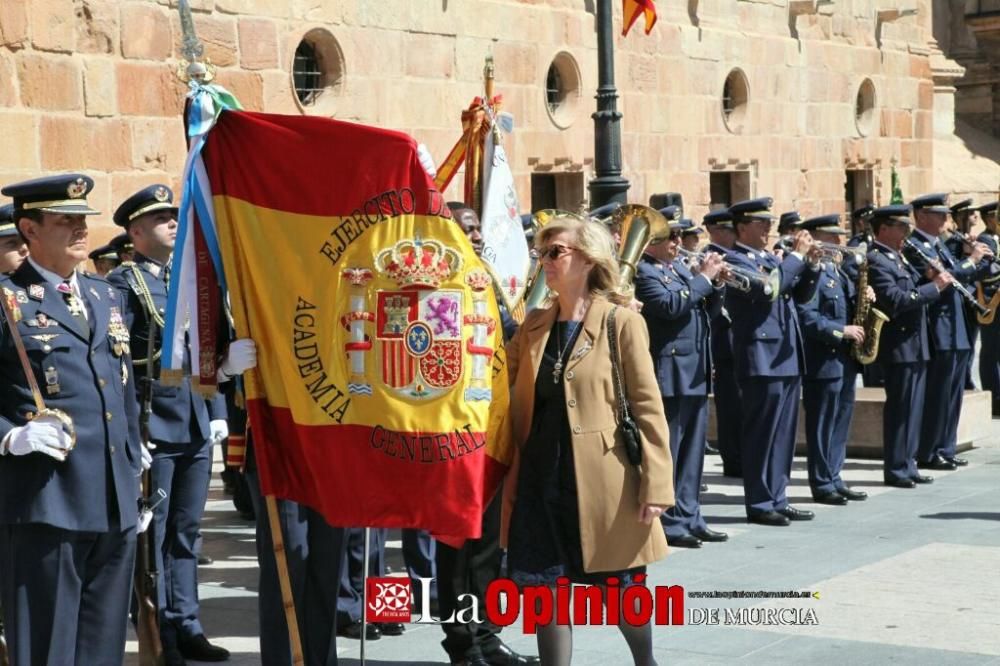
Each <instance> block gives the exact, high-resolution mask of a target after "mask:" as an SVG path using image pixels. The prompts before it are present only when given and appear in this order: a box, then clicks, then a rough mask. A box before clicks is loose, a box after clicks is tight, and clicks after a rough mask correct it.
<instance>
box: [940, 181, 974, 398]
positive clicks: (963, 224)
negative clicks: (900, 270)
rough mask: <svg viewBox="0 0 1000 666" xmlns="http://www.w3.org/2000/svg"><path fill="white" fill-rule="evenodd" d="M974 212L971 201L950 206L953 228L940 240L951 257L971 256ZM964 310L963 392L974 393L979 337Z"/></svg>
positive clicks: (972, 314) (967, 308) (968, 313)
mask: <svg viewBox="0 0 1000 666" xmlns="http://www.w3.org/2000/svg"><path fill="white" fill-rule="evenodd" d="M976 212H977V209H976V208H973V207H972V199H963V200H962V201H959V202H958V203H955V204H952V205H951V219H952V222H954V228H953V229H952V231H951V233H948V234H945V233H942V234H941V238H943V239H944V245H945V247H946V248H948V251H949V252H951V255H952V256H953V257H958V258H962V257H966V256H968V255H970V254H972V251H973V248H974V247H975V244H974V243H972V242H970V240H969V238H970V236H969V230H970V229H971V228H972V222H973V219H974V217H975V215H976ZM945 236H947V237H945ZM965 310H966V317H965V320H966V323H967V324H968V328H969V349H970V350H971V351H970V353H969V364H968V365H967V366H966V367H965V390H966V391H975V390H976V385H975V383H973V381H972V365H973V362H974V361H975V356H976V338H978V337H979V325H978V323H977V321H976V313H975V312H974V311H972V309H971V308H970V307H968V305H966V308H965Z"/></svg>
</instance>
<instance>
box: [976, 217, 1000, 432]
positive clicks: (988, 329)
mask: <svg viewBox="0 0 1000 666" xmlns="http://www.w3.org/2000/svg"><path fill="white" fill-rule="evenodd" d="M979 215H980V217H982V218H983V221H984V222H986V230H985V231H983V233H981V234H979V237H978V238H977V239H976V240H978V241H979V242H980V243H984V244H985V245H986V246H987V247H989V248H990V250H992V251H993V254H994V256H998V257H1000V233H998V229H997V222H996V220H997V218H996V215H997V202H996V201H993V202H991V203H988V204H986V205H984V206H980V207H979ZM998 293H1000V275H996V276H990V277H986V278H983V279H982V280H981V281H980V282H979V284H978V285H976V296H977V298H978V299H979V302H980V303H983V304H984V305H987V306H989V307H990V308H991V309H992V311H993V314H992V316H990V317H988V318H986V319H985V320H984V321H982V322H981V323H980V324H979V331H980V335H981V336H982V344H981V345H980V347H979V383H980V384H981V385H982V387H983V390H984V391H990V392H992V394H993V415H994V416H997V415H1000V316H997V310H998V309H1000V296H997V294H998Z"/></svg>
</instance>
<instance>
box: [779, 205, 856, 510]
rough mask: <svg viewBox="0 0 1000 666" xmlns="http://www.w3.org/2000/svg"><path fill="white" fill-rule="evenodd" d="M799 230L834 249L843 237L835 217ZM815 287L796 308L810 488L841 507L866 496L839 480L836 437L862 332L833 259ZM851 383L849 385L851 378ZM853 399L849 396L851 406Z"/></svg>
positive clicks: (851, 292) (843, 450) (851, 289)
mask: <svg viewBox="0 0 1000 666" xmlns="http://www.w3.org/2000/svg"><path fill="white" fill-rule="evenodd" d="M802 229H804V230H806V231H808V232H809V233H810V234H812V236H813V238H815V239H816V240H817V241H820V242H824V243H830V244H835V245H839V244H840V237H841V236H842V235H844V234H846V233H847V232H846V231H844V230H843V229H842V228H841V226H840V216H839V215H823V216H821V217H814V218H812V219H809V220H806V221H805V222H804V223H803V224H802ZM853 256H854V255H846V257H847V258H845V259H842V262H843V263H844V264H847V263H851V258H852V257H853ZM818 282H819V284H818V286H817V287H816V291H815V293H814V294H813V296H812V298H810V299H809V300H808V301H804V302H802V303H798V304H797V305H796V307H797V309H798V313H799V321H800V323H801V326H802V337H803V342H804V347H805V357H806V372H805V377H804V380H803V383H802V396H803V400H802V402H803V406H804V407H805V413H806V444H807V447H808V449H807V458H808V471H809V487H810V488H811V489H812V496H813V500H815V501H816V502H819V503H820V504H832V505H844V504H847V500H849V499H853V500H863V499H865V498H866V497H868V495H867V493H864V492H860V491H856V490H851V489H850V488H848V487H847V485H846V484H845V483H844V481H843V479H841V478H840V471H841V469H842V468H843V465H844V458H845V457H846V455H847V440H846V439H838V438H837V437H836V434H837V432H836V429H837V424H838V418H839V417H840V415H841V413H842V409H843V406H842V405H841V404H840V401H841V397H842V396H843V395H844V386H843V384H844V377H845V373H844V367H845V366H846V365H847V364H848V363H852V362H853V360H852V359H851V356H850V350H851V344H852V343H854V342H858V343H860V342H864V337H865V331H864V328H862V327H861V326H855V325H853V324H851V323H849V322H850V319H849V317H850V315H851V312H852V307H851V304H852V302H853V301H854V300H855V297H856V293H855V292H856V288H855V282H854V281H853V280H851V279H850V278H848V276H847V275H846V274H845V273H844V272H843V271H842V270H841V269H840V267H839V266H838V263H837V262H836V261H835V260H834V259H833V258H831V259H829V260H827V261H823V262H822V268H821V269H820V273H819V276H818ZM850 378H851V381H852V382H853V381H854V375H853V374H851V376H850ZM852 388H853V387H852ZM853 395H854V394H853V391H851V393H850V399H851V400H852V401H853V399H854V398H853ZM849 425H850V419H849V417H848V427H849Z"/></svg>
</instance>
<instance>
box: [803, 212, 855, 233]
mask: <svg viewBox="0 0 1000 666" xmlns="http://www.w3.org/2000/svg"><path fill="white" fill-rule="evenodd" d="M801 228H802V229H805V230H806V231H821V232H823V233H827V234H840V235H845V236H846V235H847V233H848V232H847V231H846V230H845V229H844V228H843V227H841V226H840V215H838V214H836V213H833V214H831V215H820V216H819V217H811V218H809V219H808V220H806V221H805V222H803V223H802V226H801Z"/></svg>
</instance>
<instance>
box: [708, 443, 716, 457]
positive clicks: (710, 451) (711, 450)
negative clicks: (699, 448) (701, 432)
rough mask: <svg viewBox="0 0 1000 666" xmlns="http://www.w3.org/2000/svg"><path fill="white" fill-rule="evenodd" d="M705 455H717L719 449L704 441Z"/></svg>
mask: <svg viewBox="0 0 1000 666" xmlns="http://www.w3.org/2000/svg"><path fill="white" fill-rule="evenodd" d="M705 455H706V456H717V455H719V449H717V448H715V447H714V446H712V445H711V444H708V443H707V442H706V444H705Z"/></svg>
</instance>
